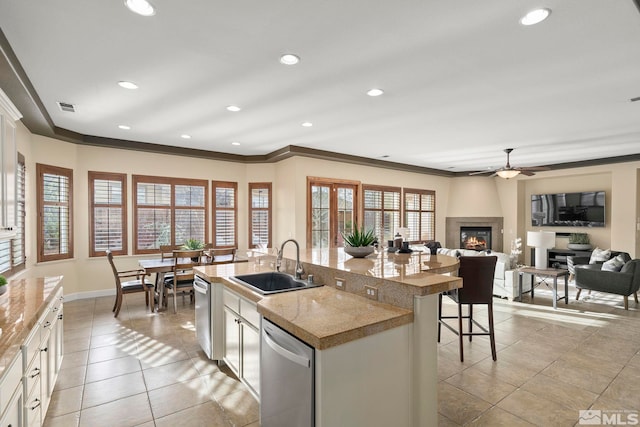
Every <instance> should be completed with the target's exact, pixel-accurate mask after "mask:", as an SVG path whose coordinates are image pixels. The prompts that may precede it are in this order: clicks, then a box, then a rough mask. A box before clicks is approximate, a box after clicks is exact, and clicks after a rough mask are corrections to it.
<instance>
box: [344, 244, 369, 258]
mask: <svg viewBox="0 0 640 427" xmlns="http://www.w3.org/2000/svg"><path fill="white" fill-rule="evenodd" d="M374 250H375V249H374V247H373V246H357V247H354V246H345V247H344V251H345V252H346V253H347V254H349V255H351V256H352V257H354V258H364V257H366V256H367V255H371V254H372V253H373V251H374Z"/></svg>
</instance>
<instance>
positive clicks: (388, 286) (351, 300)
mask: <svg viewBox="0 0 640 427" xmlns="http://www.w3.org/2000/svg"><path fill="white" fill-rule="evenodd" d="M292 255H293V256H292ZM300 260H301V262H302V265H303V268H304V270H305V276H304V277H306V276H307V275H309V274H312V275H313V276H314V280H315V281H316V282H318V283H323V284H324V285H325V286H323V287H320V288H311V289H304V290H299V291H293V292H285V293H280V294H272V295H270V296H262V295H259V294H257V293H255V292H253V291H251V290H250V289H249V288H247V287H244V286H242V285H240V284H238V283H236V282H234V281H232V280H229V279H228V277H231V276H234V275H239V274H248V273H252V272H256V273H258V272H264V271H273V270H274V268H275V257H274V256H273V255H269V254H260V255H258V256H253V257H251V259H250V261H249V262H248V263H244V264H228V265H218V266H204V267H197V274H198V275H200V276H202V277H204V278H205V279H207V280H208V281H210V282H211V283H214V284H221V285H223V286H224V287H225V288H227V289H230V290H232V291H233V292H235V293H237V294H239V295H241V296H242V297H244V298H246V299H248V300H250V301H254V302H255V303H256V304H257V310H258V312H259V313H260V314H261V315H262V316H264V318H266V319H269V320H271V321H272V322H273V323H275V324H276V325H278V326H280V327H281V328H282V329H284V330H285V331H287V332H289V333H290V334H292V335H294V336H296V337H297V338H299V339H301V340H302V341H305V342H306V343H308V344H310V345H311V346H312V347H314V348H315V349H316V362H317V363H316V373H315V379H316V381H315V395H316V402H315V404H316V425H317V426H337V425H398V426H426V425H437V393H436V389H437V295H438V294H439V293H440V292H443V291H446V290H450V289H455V288H458V287H460V286H461V284H462V280H461V279H460V278H458V277H454V276H449V275H445V274H446V273H450V272H453V271H455V270H456V269H457V264H458V262H457V259H455V258H453V257H448V256H443V255H437V256H436V255H429V254H426V253H422V252H414V253H412V254H392V253H387V252H379V253H376V254H373V255H370V256H369V257H367V258H363V259H355V258H352V257H350V256H349V255H347V254H345V253H344V252H343V251H342V249H325V250H307V251H302V252H301V254H300ZM294 268H295V254H294V253H293V252H286V251H285V262H283V266H282V270H283V271H287V272H293V270H294ZM371 293H373V295H371ZM367 295H368V297H367Z"/></svg>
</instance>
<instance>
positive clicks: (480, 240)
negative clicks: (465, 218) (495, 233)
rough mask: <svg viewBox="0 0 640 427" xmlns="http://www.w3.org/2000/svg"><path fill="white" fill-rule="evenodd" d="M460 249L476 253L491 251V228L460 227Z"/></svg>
mask: <svg viewBox="0 0 640 427" xmlns="http://www.w3.org/2000/svg"><path fill="white" fill-rule="evenodd" d="M460 247H461V248H462V249H471V250H475V251H483V250H485V249H491V227H460Z"/></svg>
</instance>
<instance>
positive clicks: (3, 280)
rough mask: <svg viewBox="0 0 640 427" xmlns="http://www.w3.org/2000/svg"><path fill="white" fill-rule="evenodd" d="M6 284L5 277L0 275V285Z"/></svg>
mask: <svg viewBox="0 0 640 427" xmlns="http://www.w3.org/2000/svg"><path fill="white" fill-rule="evenodd" d="M6 284H7V278H6V277H4V276H0V286H4V285H6Z"/></svg>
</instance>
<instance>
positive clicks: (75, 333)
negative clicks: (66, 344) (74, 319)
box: [64, 319, 92, 341]
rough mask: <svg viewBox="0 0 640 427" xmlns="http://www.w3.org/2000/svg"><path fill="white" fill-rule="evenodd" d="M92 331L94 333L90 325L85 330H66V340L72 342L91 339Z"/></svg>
mask: <svg viewBox="0 0 640 427" xmlns="http://www.w3.org/2000/svg"><path fill="white" fill-rule="evenodd" d="M65 320H66V319H65ZM91 331H92V328H91V326H90V325H89V326H88V327H85V328H78V329H71V330H65V331H64V339H65V340H69V341H70V340H75V339H78V338H91Z"/></svg>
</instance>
